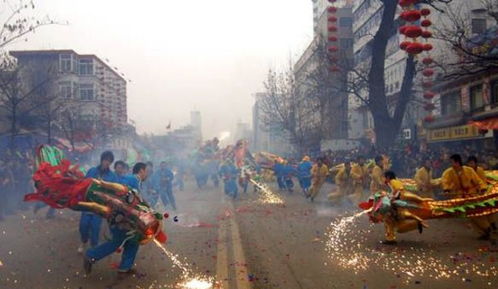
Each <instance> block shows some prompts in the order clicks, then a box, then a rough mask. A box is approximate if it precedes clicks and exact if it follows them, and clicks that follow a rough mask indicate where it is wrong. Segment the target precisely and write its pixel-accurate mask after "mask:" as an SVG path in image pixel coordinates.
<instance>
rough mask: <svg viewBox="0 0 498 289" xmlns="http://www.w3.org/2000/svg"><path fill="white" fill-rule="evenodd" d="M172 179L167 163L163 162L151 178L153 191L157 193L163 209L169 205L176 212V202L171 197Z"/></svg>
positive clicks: (171, 172)
mask: <svg viewBox="0 0 498 289" xmlns="http://www.w3.org/2000/svg"><path fill="white" fill-rule="evenodd" d="M174 178H175V175H174V174H173V171H171V169H170V168H169V166H168V163H167V162H164V161H163V162H161V167H160V169H159V170H158V171H157V172H156V173H155V175H154V176H153V180H152V182H153V187H154V190H155V191H156V192H158V193H159V196H160V197H161V200H162V202H163V205H164V207H166V206H167V205H168V204H170V205H171V207H172V208H173V210H174V211H176V201H175V196H174V195H173V179H174Z"/></svg>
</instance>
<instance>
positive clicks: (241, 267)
mask: <svg viewBox="0 0 498 289" xmlns="http://www.w3.org/2000/svg"><path fill="white" fill-rule="evenodd" d="M230 207H231V209H232V211H234V210H233V205H231V204H230ZM230 224H231V228H232V246H233V256H234V259H235V261H236V262H237V264H236V266H234V269H235V278H236V281H237V289H251V288H252V285H251V283H250V282H249V278H248V274H247V273H248V272H247V263H246V258H245V255H244V251H243V249H242V244H241V239H240V232H239V226H238V225H237V222H236V220H235V214H234V215H233V216H232V218H230ZM237 265H238V266H237Z"/></svg>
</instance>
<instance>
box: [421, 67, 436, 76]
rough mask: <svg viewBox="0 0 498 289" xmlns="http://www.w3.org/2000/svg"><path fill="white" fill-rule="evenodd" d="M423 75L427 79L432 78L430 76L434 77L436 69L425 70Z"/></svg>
mask: <svg viewBox="0 0 498 289" xmlns="http://www.w3.org/2000/svg"><path fill="white" fill-rule="evenodd" d="M422 74H423V75H424V76H425V77H430V76H432V75H434V69H432V68H426V69H424V71H423V72H422Z"/></svg>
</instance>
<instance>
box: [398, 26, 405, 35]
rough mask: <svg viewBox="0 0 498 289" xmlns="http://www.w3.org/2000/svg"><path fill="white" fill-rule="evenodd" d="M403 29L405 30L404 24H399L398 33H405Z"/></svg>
mask: <svg viewBox="0 0 498 289" xmlns="http://www.w3.org/2000/svg"><path fill="white" fill-rule="evenodd" d="M405 30H406V25H403V26H401V27H400V28H399V33H400V34H403V35H404V34H405Z"/></svg>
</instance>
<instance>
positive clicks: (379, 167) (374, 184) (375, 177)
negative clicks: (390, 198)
mask: <svg viewBox="0 0 498 289" xmlns="http://www.w3.org/2000/svg"><path fill="white" fill-rule="evenodd" d="M383 161H384V158H383V157H382V156H377V157H375V166H374V167H373V169H372V173H371V175H370V176H371V179H372V180H371V181H370V193H371V194H375V193H376V192H378V191H381V190H383V189H385V188H386V187H385V184H384V176H383V175H384V168H383Z"/></svg>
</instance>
